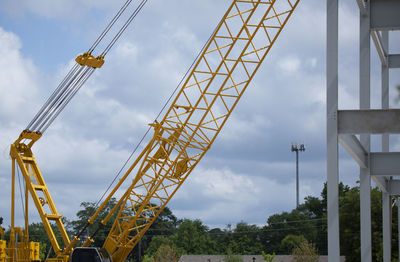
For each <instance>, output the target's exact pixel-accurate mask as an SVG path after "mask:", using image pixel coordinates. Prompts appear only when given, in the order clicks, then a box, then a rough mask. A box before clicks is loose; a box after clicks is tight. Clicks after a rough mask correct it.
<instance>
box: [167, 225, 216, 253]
mask: <svg viewBox="0 0 400 262" xmlns="http://www.w3.org/2000/svg"><path fill="white" fill-rule="evenodd" d="M207 231H208V227H207V226H205V225H203V223H202V222H201V221H200V220H198V219H196V220H189V219H185V220H183V222H182V223H181V224H180V225H179V227H178V229H177V230H176V232H175V234H174V235H173V236H172V237H171V240H172V242H173V243H174V244H175V245H176V247H177V248H178V249H180V250H183V252H185V253H186V254H193V255H199V254H213V253H214V250H215V245H216V243H215V242H214V241H213V240H212V239H211V237H210V235H209V234H208V232H207Z"/></svg>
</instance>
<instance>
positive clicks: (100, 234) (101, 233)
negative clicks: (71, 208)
mask: <svg viewBox="0 0 400 262" xmlns="http://www.w3.org/2000/svg"><path fill="white" fill-rule="evenodd" d="M116 203H117V200H116V199H115V198H111V199H110V201H109V202H108V203H107V204H106V205H105V206H104V208H103V210H102V211H101V212H100V213H99V215H98V216H97V217H96V219H95V220H94V222H93V224H90V225H89V226H88V227H87V229H86V232H85V235H86V236H91V235H92V234H93V233H94V232H97V233H96V235H95V237H94V243H93V246H96V247H101V246H103V243H104V241H105V240H106V238H107V235H108V232H110V230H111V227H112V223H113V222H114V220H115V218H116V216H117V212H115V213H114V214H113V215H112V217H111V219H110V220H109V221H108V222H107V224H106V225H105V226H103V225H102V224H101V223H100V221H101V220H102V219H104V218H105V217H106V216H107V215H108V214H109V213H110V212H111V209H112V208H113V207H114V206H115V204H116ZM81 207H82V208H83V209H81V210H79V211H78V212H77V213H76V216H77V217H78V220H74V221H70V222H68V223H66V224H67V227H68V229H69V230H70V231H72V233H73V234H74V235H77V234H78V233H79V232H80V231H81V230H82V229H83V228H84V227H85V226H86V225H87V224H88V220H89V218H91V217H92V216H93V214H94V213H95V211H96V204H95V203H94V202H82V203H81ZM81 239H83V237H81ZM83 240H84V239H83Z"/></svg>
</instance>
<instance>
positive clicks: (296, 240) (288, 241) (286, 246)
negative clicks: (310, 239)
mask: <svg viewBox="0 0 400 262" xmlns="http://www.w3.org/2000/svg"><path fill="white" fill-rule="evenodd" d="M305 240H306V238H305V237H304V236H303V235H300V236H296V235H291V234H290V235H287V236H286V237H285V238H284V239H282V242H281V250H284V252H285V254H290V252H291V251H292V250H293V248H296V247H299V246H300V244H301V243H302V242H303V241H305Z"/></svg>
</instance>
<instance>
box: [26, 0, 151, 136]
mask: <svg viewBox="0 0 400 262" xmlns="http://www.w3.org/2000/svg"><path fill="white" fill-rule="evenodd" d="M147 1H148V0H141V1H140V3H139V4H138V6H137V7H136V8H135V9H134V10H133V12H132V14H131V15H130V16H129V18H128V19H127V20H126V21H125V23H124V24H123V25H122V26H121V28H120V29H119V30H118V32H117V33H116V34H115V35H114V37H113V38H112V40H111V41H110V42H109V43H108V44H107V45H106V47H105V48H104V50H103V51H102V52H101V55H100V56H98V57H97V58H94V57H93V56H92V52H93V51H94V50H95V49H96V47H97V46H98V45H99V44H100V43H101V41H102V40H103V39H104V37H105V36H106V35H107V33H108V32H109V31H110V30H111V28H112V27H113V26H114V24H115V23H116V22H117V21H118V20H119V19H120V17H121V15H122V14H123V13H124V12H125V11H126V9H127V8H128V6H129V5H130V4H131V2H132V0H127V1H126V2H125V3H124V5H123V6H122V7H121V8H120V9H119V11H118V12H117V14H116V15H115V16H114V17H113V19H112V20H111V21H110V22H109V23H108V25H107V26H106V28H105V29H104V30H103V32H102V33H101V34H100V35H99V36H98V38H97V39H96V41H95V42H94V43H93V44H92V46H91V47H90V48H89V50H88V51H87V52H86V53H84V54H83V55H81V56H78V58H77V59H76V61H77V63H76V64H75V65H74V66H73V67H72V68H71V69H70V71H69V72H68V73H67V75H66V76H65V77H64V79H63V80H62V81H61V83H60V84H59V85H58V87H57V88H56V90H55V91H54V92H53V94H52V95H51V96H50V97H49V99H48V100H47V101H46V103H45V104H44V105H43V106H42V108H41V109H40V110H39V112H38V113H37V114H36V115H35V117H34V118H33V119H32V121H31V122H30V123H29V124H28V126H27V127H26V129H25V130H26V131H28V132H36V133H40V134H43V133H44V132H45V131H46V130H47V128H48V127H49V126H50V125H51V124H52V123H53V121H54V120H55V119H56V118H57V116H58V115H59V114H60V113H61V111H62V110H63V109H64V108H65V106H66V105H67V104H68V103H69V102H70V101H71V99H72V98H73V97H74V96H75V94H76V93H77V92H78V91H79V89H80V88H81V87H82V86H83V84H84V83H85V82H86V81H87V80H88V79H89V78H90V76H91V75H92V74H93V72H94V71H95V69H96V68H99V67H101V66H102V64H103V63H104V60H103V58H104V56H105V55H106V54H107V53H108V52H109V51H110V49H111V48H112V47H113V46H114V44H115V43H116V41H117V40H118V39H119V38H120V37H121V35H122V33H123V32H124V31H125V30H126V28H127V27H128V26H129V25H130V24H131V22H132V21H133V19H134V18H135V17H136V16H137V14H138V13H139V12H140V11H141V10H142V8H143V7H144V5H145V4H146V3H147ZM78 59H80V60H78ZM80 61H82V63H80Z"/></svg>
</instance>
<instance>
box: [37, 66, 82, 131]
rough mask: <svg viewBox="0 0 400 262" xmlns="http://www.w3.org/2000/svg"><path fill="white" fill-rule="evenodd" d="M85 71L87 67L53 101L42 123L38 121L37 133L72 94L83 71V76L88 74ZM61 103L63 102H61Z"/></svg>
mask: <svg viewBox="0 0 400 262" xmlns="http://www.w3.org/2000/svg"><path fill="white" fill-rule="evenodd" d="M84 69H85V70H86V71H87V67H86V68H85V67H80V68H79V70H78V72H77V73H76V74H75V75H74V76H73V77H71V78H70V80H69V82H68V84H67V85H66V86H65V87H64V89H63V90H62V91H61V92H60V93H59V94H58V95H57V97H56V98H55V99H54V100H53V102H52V103H51V105H50V107H49V108H48V110H47V111H46V114H44V115H42V117H41V119H40V121H38V122H37V123H36V124H35V125H34V128H35V129H37V131H39V132H40V129H41V128H42V127H43V125H45V123H46V122H47V121H48V119H50V118H51V117H52V115H53V114H54V112H55V111H56V110H57V108H58V107H59V105H60V103H61V102H62V101H63V98H64V97H65V96H67V95H68V94H70V93H71V89H73V88H74V86H75V84H76V82H77V81H78V80H79V79H80V77H81V76H82V71H83V74H84V73H85V72H86V71H84ZM60 101H61V102H60Z"/></svg>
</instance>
